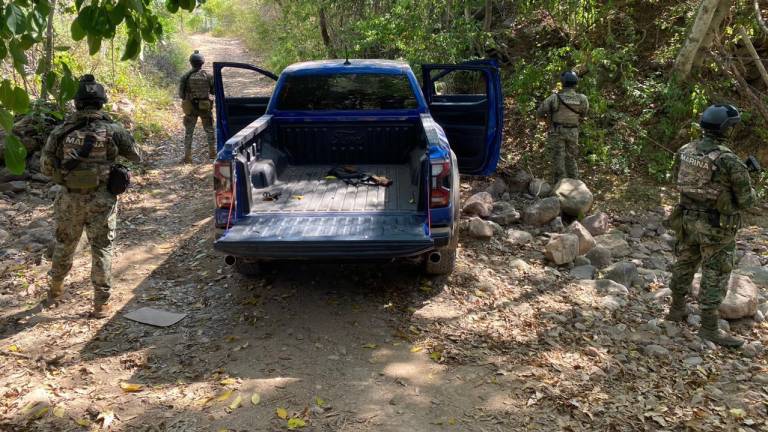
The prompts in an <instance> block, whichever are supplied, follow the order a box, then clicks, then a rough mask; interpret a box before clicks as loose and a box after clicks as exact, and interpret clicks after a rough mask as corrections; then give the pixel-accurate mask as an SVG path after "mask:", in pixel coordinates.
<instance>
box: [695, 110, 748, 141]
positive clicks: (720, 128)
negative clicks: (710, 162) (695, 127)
mask: <svg viewBox="0 0 768 432" xmlns="http://www.w3.org/2000/svg"><path fill="white" fill-rule="evenodd" d="M740 122H741V115H740V114H739V110H737V109H736V107H734V106H733V105H721V104H717V105H711V106H709V108H707V109H705V110H704V113H703V114H702V115H701V120H700V121H699V125H700V126H701V129H702V130H704V134H706V135H710V136H715V137H725V136H727V135H728V133H729V131H731V130H733V127H734V126H736V125H737V124H739V123H740Z"/></svg>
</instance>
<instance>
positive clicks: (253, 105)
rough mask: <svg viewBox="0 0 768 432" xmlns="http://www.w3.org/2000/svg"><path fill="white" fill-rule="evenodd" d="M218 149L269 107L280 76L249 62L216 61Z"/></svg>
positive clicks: (214, 73) (214, 65)
mask: <svg viewBox="0 0 768 432" xmlns="http://www.w3.org/2000/svg"><path fill="white" fill-rule="evenodd" d="M213 80H214V87H215V97H216V134H217V140H216V141H217V142H218V143H219V148H218V150H221V146H223V145H224V143H225V142H227V140H228V139H229V138H231V137H232V135H234V134H236V133H237V132H238V131H240V129H242V128H244V127H246V126H248V125H249V124H250V123H251V122H252V121H254V120H256V119H257V118H259V117H261V116H262V115H263V114H264V113H265V112H266V111H267V105H268V104H269V98H270V97H271V96H272V91H273V89H274V87H275V81H277V76H276V75H275V74H273V73H272V72H269V71H266V70H263V69H260V68H258V67H256V66H252V65H249V64H245V63H228V62H214V63H213Z"/></svg>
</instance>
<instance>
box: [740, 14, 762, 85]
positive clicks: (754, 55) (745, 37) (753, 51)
mask: <svg viewBox="0 0 768 432" xmlns="http://www.w3.org/2000/svg"><path fill="white" fill-rule="evenodd" d="M739 36H741V40H742V41H744V45H746V46H747V50H749V54H750V55H751V56H752V59H753V60H754V61H755V66H756V67H757V70H758V71H760V76H761V77H762V78H763V82H764V83H765V86H766V88H768V71H766V70H765V65H764V64H763V60H762V59H761V58H760V56H759V55H758V54H757V50H756V49H755V46H754V45H752V40H751V39H750V38H749V35H748V34H747V30H746V29H745V28H744V26H742V25H740V26H739Z"/></svg>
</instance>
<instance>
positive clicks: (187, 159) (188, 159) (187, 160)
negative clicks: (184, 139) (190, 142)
mask: <svg viewBox="0 0 768 432" xmlns="http://www.w3.org/2000/svg"><path fill="white" fill-rule="evenodd" d="M181 163H183V164H191V163H192V149H191V148H189V147H187V148H186V149H185V150H184V157H183V158H182V159H181Z"/></svg>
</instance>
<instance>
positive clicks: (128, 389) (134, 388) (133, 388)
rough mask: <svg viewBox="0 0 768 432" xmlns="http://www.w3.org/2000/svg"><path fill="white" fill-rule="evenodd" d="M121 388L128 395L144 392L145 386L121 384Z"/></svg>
mask: <svg viewBox="0 0 768 432" xmlns="http://www.w3.org/2000/svg"><path fill="white" fill-rule="evenodd" d="M120 388H121V389H123V391H124V392H126V393H134V392H138V391H141V390H143V389H144V386H143V385H141V384H133V383H127V382H121V383H120Z"/></svg>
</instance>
